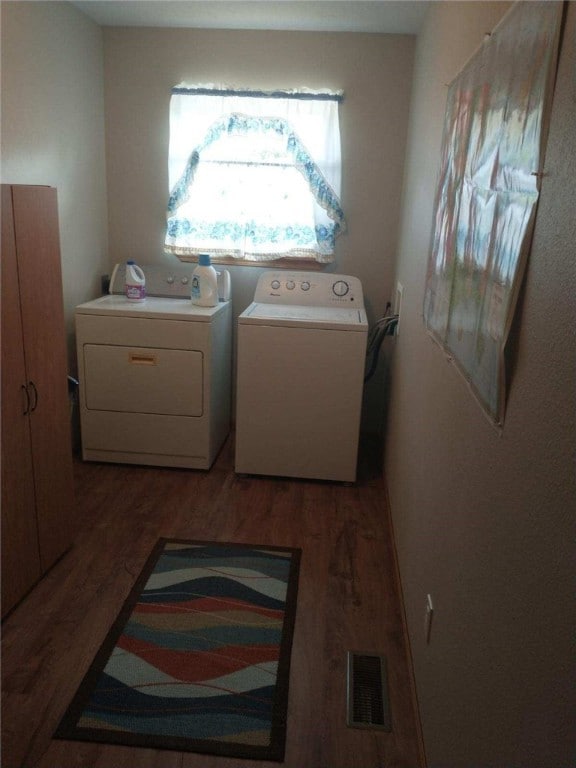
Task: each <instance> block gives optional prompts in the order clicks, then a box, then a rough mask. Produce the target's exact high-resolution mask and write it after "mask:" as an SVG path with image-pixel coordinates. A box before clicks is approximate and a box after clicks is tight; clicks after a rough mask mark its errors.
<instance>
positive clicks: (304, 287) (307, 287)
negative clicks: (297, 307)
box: [300, 280, 310, 291]
mask: <svg viewBox="0 0 576 768" xmlns="http://www.w3.org/2000/svg"><path fill="white" fill-rule="evenodd" d="M300 288H302V290H303V291H309V290H310V283H309V282H308V280H304V282H303V283H301V284H300Z"/></svg>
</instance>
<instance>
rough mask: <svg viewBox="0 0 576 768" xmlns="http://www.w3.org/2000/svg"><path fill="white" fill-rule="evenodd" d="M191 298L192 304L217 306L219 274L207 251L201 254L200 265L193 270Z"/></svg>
mask: <svg viewBox="0 0 576 768" xmlns="http://www.w3.org/2000/svg"><path fill="white" fill-rule="evenodd" d="M190 299H191V300H192V304H198V306H200V307H215V306H217V304H218V275H217V274H216V270H215V269H214V267H213V266H212V265H211V264H210V256H209V255H208V254H207V253H201V254H199V256H198V266H197V267H196V269H195V270H194V272H192V285H191V288H190Z"/></svg>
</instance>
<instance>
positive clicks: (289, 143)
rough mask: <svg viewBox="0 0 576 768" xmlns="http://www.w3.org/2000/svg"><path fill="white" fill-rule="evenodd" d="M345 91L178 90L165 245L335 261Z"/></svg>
mask: <svg viewBox="0 0 576 768" xmlns="http://www.w3.org/2000/svg"><path fill="white" fill-rule="evenodd" d="M340 100H341V95H340V94H334V93H328V92H324V93H313V92H310V91H302V92H298V93H292V92H290V93H286V92H283V93H258V92H253V91H230V90H223V89H218V88H211V87H203V86H196V87H194V86H188V87H186V86H179V87H178V88H175V89H174V90H173V93H172V97H171V102H170V147H169V184H170V199H169V202H168V213H167V218H168V226H167V234H166V242H165V249H166V250H168V251H171V252H173V253H176V254H178V255H182V256H186V255H188V256H194V255H195V254H198V253H202V252H210V253H212V254H213V255H214V256H216V257H218V256H231V257H235V258H242V259H248V260H257V261H264V260H269V259H275V258H279V257H293V258H314V259H316V260H317V261H319V262H329V261H332V260H333V253H334V242H335V238H336V237H337V235H338V234H340V232H342V231H344V229H345V220H344V214H343V212H342V209H341V206H340V182H341V179H340V176H341V159H340V132H339V122H338V103H339V101H340Z"/></svg>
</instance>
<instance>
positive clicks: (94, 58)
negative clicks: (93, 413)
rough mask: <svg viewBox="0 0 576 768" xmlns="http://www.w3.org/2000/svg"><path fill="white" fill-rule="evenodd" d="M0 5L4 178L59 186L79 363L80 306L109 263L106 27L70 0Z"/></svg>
mask: <svg viewBox="0 0 576 768" xmlns="http://www.w3.org/2000/svg"><path fill="white" fill-rule="evenodd" d="M1 13H2V16H1V27H2V28H1V33H2V83H1V85H2V94H1V98H2V102H1V107H2V164H1V168H2V182H3V183H7V184H46V185H49V186H54V187H56V188H57V190H58V207H59V217H60V242H61V254H62V273H63V283H64V304H65V310H66V318H67V323H68V335H69V349H70V357H71V367H73V366H74V354H73V309H74V307H75V306H76V305H77V304H78V303H80V302H81V301H85V300H86V299H88V298H92V297H93V296H95V295H96V294H97V292H98V290H99V287H100V275H101V274H102V273H103V272H105V271H107V269H108V253H107V220H106V170H105V157H104V112H103V107H104V96H103V82H104V77H103V61H102V32H101V30H100V28H99V27H98V26H97V25H96V24H94V23H93V22H91V21H90V20H89V19H87V17H86V16H85V15H84V14H83V13H80V11H78V10H77V9H75V8H74V7H73V6H71V5H70V4H69V3H59V2H50V3H36V2H3V3H2V6H1ZM39 278H41V275H39Z"/></svg>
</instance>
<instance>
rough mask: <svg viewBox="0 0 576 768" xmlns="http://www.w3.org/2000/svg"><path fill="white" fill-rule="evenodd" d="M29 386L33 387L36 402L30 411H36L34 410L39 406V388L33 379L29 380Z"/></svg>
mask: <svg viewBox="0 0 576 768" xmlns="http://www.w3.org/2000/svg"><path fill="white" fill-rule="evenodd" d="M28 386H29V387H30V388H31V389H32V392H33V393H34V404H33V405H32V407H31V408H30V413H34V411H35V410H36V408H37V407H38V390H37V389H36V385H35V384H34V382H33V381H29V382H28Z"/></svg>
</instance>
